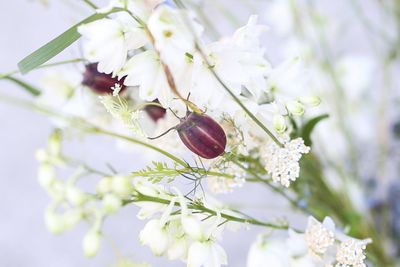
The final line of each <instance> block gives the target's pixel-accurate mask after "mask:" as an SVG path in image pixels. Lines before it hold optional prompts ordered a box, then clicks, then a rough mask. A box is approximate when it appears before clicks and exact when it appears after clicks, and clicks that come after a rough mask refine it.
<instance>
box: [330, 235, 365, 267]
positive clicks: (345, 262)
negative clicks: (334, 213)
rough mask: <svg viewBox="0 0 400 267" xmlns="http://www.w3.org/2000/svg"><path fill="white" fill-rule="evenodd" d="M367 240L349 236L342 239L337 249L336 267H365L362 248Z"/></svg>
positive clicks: (363, 248)
mask: <svg viewBox="0 0 400 267" xmlns="http://www.w3.org/2000/svg"><path fill="white" fill-rule="evenodd" d="M368 242H369V241H361V240H356V239H353V238H349V239H347V240H345V241H343V242H342V243H341V244H340V245H339V247H338V250H337V254H336V260H337V261H338V264H337V265H336V266H337V267H366V266H367V265H366V264H365V263H364V260H365V258H366V256H365V253H364V250H365V249H366V245H367V243H368Z"/></svg>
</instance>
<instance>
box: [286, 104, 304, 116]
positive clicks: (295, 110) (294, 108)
mask: <svg viewBox="0 0 400 267" xmlns="http://www.w3.org/2000/svg"><path fill="white" fill-rule="evenodd" d="M286 108H287V109H288V111H289V112H290V113H291V114H293V115H296V116H302V115H303V114H304V112H305V108H304V105H303V104H302V103H300V102H299V101H295V100H292V101H288V102H287V103H286Z"/></svg>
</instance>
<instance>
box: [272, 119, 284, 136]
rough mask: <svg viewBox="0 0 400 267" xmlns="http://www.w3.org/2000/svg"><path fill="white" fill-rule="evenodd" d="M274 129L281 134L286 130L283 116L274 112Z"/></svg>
mask: <svg viewBox="0 0 400 267" xmlns="http://www.w3.org/2000/svg"><path fill="white" fill-rule="evenodd" d="M273 124H274V129H275V130H276V132H277V133H279V134H283V133H284V132H285V131H286V122H285V117H283V116H282V115H280V114H275V115H274V117H273Z"/></svg>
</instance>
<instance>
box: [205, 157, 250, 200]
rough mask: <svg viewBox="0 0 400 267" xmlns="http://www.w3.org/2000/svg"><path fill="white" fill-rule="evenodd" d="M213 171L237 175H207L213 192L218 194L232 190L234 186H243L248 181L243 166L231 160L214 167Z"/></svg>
mask: <svg viewBox="0 0 400 267" xmlns="http://www.w3.org/2000/svg"><path fill="white" fill-rule="evenodd" d="M212 171H216V172H220V173H228V174H233V175H235V176H234V177H232V178H227V177H223V176H213V175H210V176H207V183H208V187H209V188H210V190H211V191H212V192H213V193H216V194H219V193H229V192H232V191H233V189H234V188H237V187H242V186H243V184H244V183H245V182H246V179H245V175H246V172H245V171H244V170H243V169H242V168H240V167H238V166H237V165H236V164H234V163H231V162H227V163H226V164H224V165H223V166H218V167H216V168H212V169H211V172H212Z"/></svg>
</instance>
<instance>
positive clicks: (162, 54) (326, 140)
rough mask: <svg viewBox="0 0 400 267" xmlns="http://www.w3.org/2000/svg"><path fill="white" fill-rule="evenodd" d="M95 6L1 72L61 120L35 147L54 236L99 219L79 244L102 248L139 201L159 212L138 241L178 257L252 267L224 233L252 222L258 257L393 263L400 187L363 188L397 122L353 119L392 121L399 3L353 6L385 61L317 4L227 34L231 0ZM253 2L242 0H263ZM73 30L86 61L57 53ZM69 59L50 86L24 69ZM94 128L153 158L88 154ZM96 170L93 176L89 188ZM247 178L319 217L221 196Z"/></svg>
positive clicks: (288, 8)
mask: <svg viewBox="0 0 400 267" xmlns="http://www.w3.org/2000/svg"><path fill="white" fill-rule="evenodd" d="M82 2H83V3H85V4H87V5H88V7H90V8H92V13H93V15H90V16H88V17H87V18H86V19H84V20H82V21H81V22H79V23H77V24H76V25H74V26H72V27H71V28H70V29H68V30H67V31H65V32H64V33H63V34H61V35H59V36H58V37H57V38H55V39H53V40H52V41H50V42H49V43H47V44H45V45H44V46H43V47H41V48H39V49H38V50H36V51H35V52H33V53H32V54H30V55H29V56H27V57H26V58H24V59H23V60H22V61H20V62H19V63H18V67H19V69H18V70H17V71H14V72H9V73H5V74H2V75H1V76H0V79H6V80H9V81H10V82H14V83H16V84H17V85H19V86H20V87H21V88H23V89H25V90H27V92H29V93H30V94H31V95H32V96H33V98H32V99H31V100H21V99H15V98H12V97H5V96H4V99H8V100H9V101H12V102H14V103H16V104H19V105H23V106H25V107H28V108H31V109H33V110H35V111H37V112H40V113H43V114H45V115H46V116H48V117H49V118H51V120H52V122H53V124H54V128H55V129H54V132H53V133H52V134H51V135H50V137H49V141H48V146H47V147H46V148H43V149H40V150H39V151H37V153H36V158H37V160H38V161H39V163H40V165H39V170H38V179H39V183H40V185H41V186H42V187H43V189H44V190H45V191H46V192H47V193H48V194H49V196H50V197H51V203H50V205H49V206H48V207H47V208H46V211H45V223H46V225H47V227H48V229H49V230H50V231H51V232H52V233H62V232H64V231H66V230H69V229H71V228H73V227H75V226H76V225H77V224H78V223H79V222H86V223H88V225H89V229H88V231H87V233H86V235H85V236H84V237H83V240H82V247H83V252H84V254H85V255H86V256H87V257H94V256H95V255H96V254H97V253H98V252H99V249H100V246H101V244H102V243H103V242H106V240H105V239H104V238H103V237H104V231H103V224H104V222H105V221H106V220H107V218H109V217H111V216H113V215H114V214H116V213H117V212H118V211H119V210H120V209H122V208H124V207H126V206H131V205H133V206H136V207H138V211H137V218H138V219H140V220H145V221H146V224H145V226H144V228H143V229H142V230H141V232H140V234H139V236H138V239H139V240H140V243H141V244H142V245H144V246H147V247H148V248H149V249H150V250H151V251H152V252H153V254H154V255H156V256H163V257H165V258H167V259H169V260H174V263H173V264H174V266H176V265H175V264H178V261H181V262H184V264H185V265H187V266H189V267H200V266H205V267H219V266H222V265H229V266H243V265H240V264H239V265H235V262H232V261H230V255H229V254H230V253H229V251H228V253H227V251H226V250H225V249H224V247H223V246H222V245H221V239H222V238H223V236H224V235H228V234H232V232H233V231H247V229H248V228H249V227H251V228H257V229H259V232H260V234H259V236H258V237H257V239H256V240H255V241H254V242H253V244H252V245H251V247H250V248H249V252H248V258H247V266H248V267H261V266H273V267H281V266H282V267H289V266H290V267H299V266H304V267H306V266H307V267H308V266H325V267H327V266H331V267H333V266H335V267H351V266H353V267H362V266H385V267H389V266H395V265H396V249H395V248H396V246H399V245H400V244H399V241H398V238H399V235H400V229H399V227H398V226H399V224H400V223H399V220H400V219H399V218H400V213H399V211H398V210H399V204H398V203H399V201H400V200H399V192H400V190H397V191H396V187H395V186H392V185H394V184H395V183H392V182H391V180H389V181H388V180H385V181H386V184H385V186H381V187H375V189H374V190H381V191H382V192H384V194H383V195H384V196H389V198H388V199H389V200H385V199H384V198H380V199H379V198H369V197H366V195H368V194H371V195H372V194H373V193H372V187H367V186H365V185H366V184H367V181H366V178H365V177H367V178H370V177H368V174H370V175H372V176H373V175H375V174H376V173H377V175H379V174H381V175H384V170H385V169H386V167H385V166H384V165H385V161H386V160H387V159H388V158H390V157H391V154H390V153H391V152H390V151H389V150H390V149H389V148H390V147H391V141H388V139H387V138H385V136H386V137H387V133H386V132H384V131H378V133H377V136H375V135H373V134H372V132H373V131H374V130H375V129H371V127H370V126H371V125H370V124H369V123H368V122H367V123H365V122H364V124H363V122H361V123H359V124H357V123H355V122H353V121H356V120H358V118H359V115H360V114H363V115H364V117H366V116H367V115H366V114H371V112H372V114H378V115H379V118H382V120H384V118H386V117H385V116H386V113H385V110H386V109H385V108H384V107H385V105H390V101H391V100H390V94H391V92H389V89H390V88H392V87H393V88H394V86H395V82H396V80H395V77H393V76H392V75H393V73H394V72H395V69H396V64H397V67H398V63H399V61H398V55H399V54H400V49H399V47H400V46H399V41H400V39H399V38H400V37H399V36H400V35H398V33H397V34H392V31H395V30H394V29H396V27H397V30H399V28H398V27H399V26H398V25H400V24H398V22H399V21H400V12H399V10H400V4H399V2H398V1H396V0H393V1H387V3H386V1H383V2H385V3H375V5H376V9H375V13H376V14H378V15H384V14H386V17H385V18H382V23H375V22H373V21H371V20H369V18H368V17H367V15H366V14H365V13H364V12H365V10H364V9H363V8H362V6H360V4H359V3H358V1H357V0H354V1H353V0H352V1H349V3H347V5H348V6H349V8H351V10H353V11H354V12H356V14H357V15H356V18H354V17H353V20H355V21H359V22H360V25H364V26H365V27H366V31H367V36H368V38H370V40H371V44H372V46H373V48H372V50H373V51H374V52H376V53H378V51H379V55H374V56H375V58H373V56H370V57H367V56H365V54H364V56H355V55H354V54H351V53H347V54H346V53H345V52H342V51H346V50H345V48H343V47H340V42H339V41H340V40H339V39H340V38H345V37H344V32H345V31H344V30H341V29H342V28H343V26H344V25H345V23H348V21H347V20H346V19H343V21H340V20H339V19H337V20H334V19H332V17H330V15H329V14H324V12H323V11H324V10H325V11H326V9H323V8H321V6H319V4H320V3H316V1H299V2H295V1H290V0H287V1H286V0H282V1H275V2H273V3H268V12H263V13H264V14H263V16H265V18H263V17H262V16H261V18H260V15H259V16H257V15H251V16H250V17H249V18H248V21H247V23H246V24H245V25H241V26H239V27H238V28H237V29H236V30H235V31H234V32H233V33H230V34H226V33H225V32H224V33H223V34H221V32H223V30H221V27H219V25H218V19H219V18H221V17H222V18H226V17H228V18H230V19H231V20H232V23H233V24H237V23H236V21H235V17H236V16H237V15H235V14H234V12H232V10H231V8H230V6H231V5H234V4H233V3H229V2H228V3H226V2H223V1H215V2H214V1H201V0H200V1H194V0H187V1H183V0H174V1H161V0H160V1H157V0H110V1H109V3H108V4H107V5H106V6H105V7H99V6H97V4H95V3H92V2H91V1H89V0H84V1H82ZM242 2H243V3H242ZM246 2H247V1H237V3H236V1H235V4H236V5H247V4H248V5H260V6H262V5H263V3H250V2H252V1H249V3H246ZM350 2H351V3H350ZM326 4H327V3H324V4H322V6H324V5H325V7H326ZM214 5H215V6H216V7H218V8H216V10H217V11H218V12H216V11H215V10H214V11H213V12H215V13H216V14H217V15H215V16H216V17H215V18H211V16H212V12H211V13H210V14H211V15H209V14H208V13H206V11H207V10H212V8H213V7H215V6H214ZM253 7H254V6H253ZM388 8H393V9H394V10H397V13H396V12H391V11H388V10H387V9H388ZM385 12H386V13H385ZM265 13H266V14H265ZM344 17H345V18H346V16H344ZM264 19H266V20H267V21H268V25H269V27H268V26H266V25H264V24H263V23H261V22H260V21H262V20H264ZM211 21H212V22H211ZM384 21H387V25H386V24H384V23H386V22H384ZM396 21H397V24H396ZM384 25H385V28H386V29H383V28H381V27H382V26H384ZM269 28H271V29H273V34H275V35H276V36H280V37H281V38H282V40H284V41H282V45H280V46H279V47H278V48H275V49H279V50H280V51H269V50H268V48H267V47H266V45H265V43H266V42H265V40H263V37H265V36H264V33H265V32H266V31H267V30H268V29H269ZM349 31H350V30H349ZM340 36H342V37H340ZM266 38H268V36H266ZM75 42H78V43H79V49H77V51H79V53H80V54H81V57H80V58H72V59H68V60H64V61H58V62H56V61H53V62H51V63H48V61H50V60H51V59H52V58H53V57H55V56H56V55H57V54H59V53H61V52H62V51H63V50H65V49H66V48H67V47H69V46H70V45H72V44H73V43H75ZM343 42H345V41H343ZM336 45H337V46H336ZM382 51H383V52H382ZM266 54H269V55H270V56H272V54H274V56H272V57H277V56H276V55H277V54H280V55H281V56H279V57H277V58H283V60H275V59H274V60H273V59H271V58H267V56H266ZM371 54H373V53H372V52H371ZM368 55H369V54H368ZM382 55H383V56H382ZM382 58H383V59H382ZM272 61H277V62H278V63H276V64H272V63H271V62H272ZM60 65H63V66H64V65H65V66H71V65H73V66H75V67H74V68H68V69H67V68H65V69H64V70H67V71H63V72H55V73H54V72H53V73H50V72H49V73H48V74H46V75H45V77H44V78H43V79H42V83H41V86H33V85H31V84H29V83H27V82H26V81H23V80H22V79H20V78H19V77H18V76H17V75H16V74H18V73H20V74H27V73H29V72H31V71H34V70H35V69H38V68H46V69H47V68H48V69H50V68H57V67H59V66H60ZM76 67H77V68H76ZM377 67H381V68H382V70H381V72H378V73H379V75H378V76H379V77H377V78H376V79H377V80H378V79H381V80H382V81H383V82H382V85H381V87H382V88H384V89H387V90H386V91H385V92H384V93H382V94H383V95H384V96H380V95H379V94H378V95H379V96H378V97H377V94H373V93H371V90H368V86H370V83H371V81H370V79H369V78H370V76H371V75H373V74H372V71H371V70H372V69H373V68H375V69H376V68H377ZM77 69H78V70H77ZM375 73H376V72H375ZM380 76H382V77H380ZM369 93H371V94H369ZM392 93H393V94H395V93H396V92H395V90H393V92H392ZM397 93H398V92H397ZM364 96H366V97H364ZM361 99H362V101H364V102H361V103H364V105H360V100H361ZM380 99H381V100H380ZM374 101H375V102H374ZM377 101H378V102H379V101H382V103H380V104H379V105H378V104H376V105H375V104H374V103H376V102H377ZM321 103H322V104H321ZM365 103H369V104H365ZM382 107H383V108H382ZM366 109H370V110H369V111H367V110H366ZM371 110H372V111H371ZM375 110H376V112H375V113H374V111H375ZM362 112H363V113H362ZM379 118H378V119H377V120H378V121H379V120H380V119H379ZM367 119H371V117H369V118H367ZM320 123H321V124H320ZM384 123H386V124H384ZM363 125H364V126H365V125H367V126H366V127H364V126H363ZM377 127H378V128H380V129H381V130H382V129H384V128H385V127H386V128H387V127H390V124H388V123H387V122H386V121H385V122H382V124H378V126H377ZM397 128H398V127H397ZM314 130H316V131H315V132H314ZM317 130H318V131H317ZM397 131H398V129H397ZM91 135H104V136H108V137H110V138H113V139H114V140H115V141H116V152H115V153H122V151H121V150H124V152H123V153H130V154H131V155H133V156H136V157H141V161H142V162H145V161H147V162H148V163H146V164H145V165H144V166H142V167H139V166H132V167H134V168H133V169H131V170H130V172H127V173H126V172H121V171H119V170H117V169H116V168H114V167H113V166H112V164H109V165H107V166H103V167H98V166H91V165H90V164H89V163H87V162H86V161H85V160H81V159H78V157H77V155H71V154H68V152H66V151H67V150H65V149H63V148H64V147H65V146H68V143H67V141H68V140H71V139H79V138H82V136H84V137H85V138H89V136H91ZM374 138H375V139H376V140H377V142H376V143H377V145H378V148H376V150H378V151H380V152H379V153H378V154H379V155H378V156H377V157H378V159H377V160H376V162H378V163H377V165H373V164H372V165H370V166H369V167H365V166H366V165H365V163H367V165H368V160H369V159H370V158H368V157H365V158H364V157H362V156H363V155H368V153H369V152H368V151H366V152H365V151H364V150H362V148H363V146H364V145H365V144H366V142H367V141H368V142H370V140H371V139H374ZM391 140H394V141H393V142H395V140H396V138H395V137H393V139H391ZM98 145H99V146H101V144H98ZM374 151H375V150H374ZM110 161H112V159H110ZM138 161H139V160H138ZM138 165H139V164H138ZM372 168H375V170H374V171H372V170H371V169H372ZM376 170H378V171H376ZM89 176H91V177H96V182H95V183H92V184H90V186H88V183H85V186H83V185H82V183H81V181H82V180H84V179H85V177H89ZM375 181H379V179H378V178H376V179H375ZM250 184H252V185H257V186H258V187H265V192H266V194H270V195H271V197H270V199H273V203H270V206H272V208H275V209H281V208H282V203H283V205H284V207H285V209H286V210H287V211H288V214H290V213H291V212H296V214H302V215H303V216H307V217H308V223H307V224H306V225H303V226H301V225H300V226H299V224H298V223H297V222H296V219H295V217H294V218H291V216H289V217H288V218H284V219H283V218H281V217H279V218H277V217H276V216H272V215H271V216H264V215H265V214H264V213H260V212H259V213H254V212H253V213H251V212H248V211H247V210H246V209H244V208H241V207H236V206H235V205H233V204H231V203H230V202H229V200H227V199H224V197H220V194H226V193H229V194H231V195H236V196H235V198H236V199H239V200H240V199H241V198H242V197H243V196H244V195H245V194H247V195H249V194H251V193H249V192H248V191H246V190H247V188H246V187H247V186H249V185H250ZM391 187H392V191H391V192H392V193H390V192H389V191H390V190H389V189H390V188H391ZM239 188H240V189H239ZM248 188H251V187H248ZM388 188H389V189H388ZM371 200H372V201H375V202H374V203H375V204H371V205H370V204H368V201H371ZM266 201H267V199H266ZM268 201H270V200H268ZM279 203H280V204H281V205H278V204H279ZM275 204H276V206H275ZM286 204H287V205H286ZM396 207H397V208H396ZM396 212H397V213H396ZM388 226H390V227H388ZM282 231H283V232H284V234H283V235H282V234H279V232H282ZM239 242H240V241H239ZM389 248H390V249H389ZM397 250H399V249H397ZM397 252H398V251H397ZM242 264H243V263H242ZM118 266H147V265H146V264H144V265H142V264H134V263H130V262H121V263H120V264H119V265H118Z"/></svg>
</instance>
